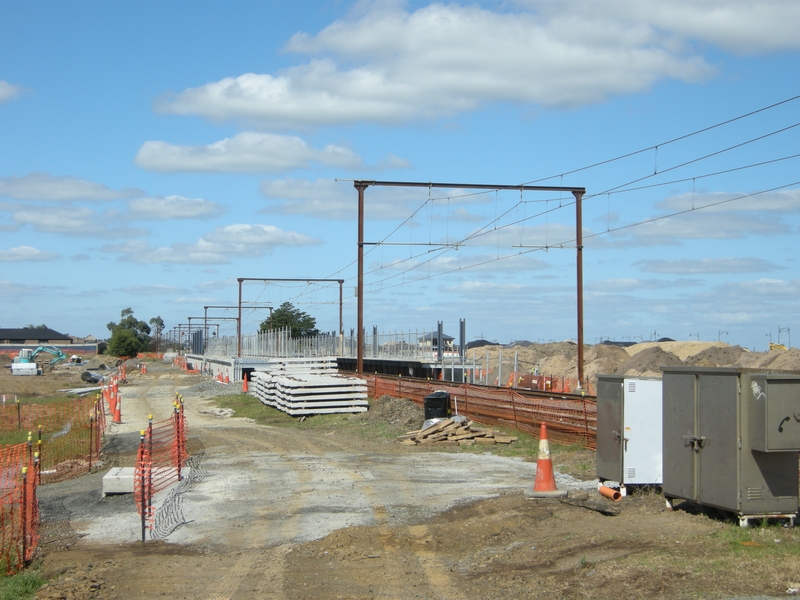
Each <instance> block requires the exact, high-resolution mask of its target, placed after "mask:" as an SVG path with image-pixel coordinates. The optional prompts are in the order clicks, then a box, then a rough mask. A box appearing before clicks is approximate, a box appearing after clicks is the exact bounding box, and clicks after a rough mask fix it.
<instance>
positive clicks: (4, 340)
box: [0, 327, 73, 346]
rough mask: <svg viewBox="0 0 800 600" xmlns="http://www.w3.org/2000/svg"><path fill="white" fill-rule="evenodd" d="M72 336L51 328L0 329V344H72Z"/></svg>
mask: <svg viewBox="0 0 800 600" xmlns="http://www.w3.org/2000/svg"><path fill="white" fill-rule="evenodd" d="M72 343H73V341H72V338H71V337H70V336H68V335H65V334H63V333H58V332H57V331H54V330H53V329H50V328H46V329H35V328H30V327H25V328H23V329H0V344H20V345H24V346H31V345H33V346H42V345H46V346H55V345H58V346H61V345H64V344H72Z"/></svg>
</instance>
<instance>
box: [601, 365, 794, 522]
mask: <svg viewBox="0 0 800 600" xmlns="http://www.w3.org/2000/svg"><path fill="white" fill-rule="evenodd" d="M662 372H663V444H664V453H663V462H664V471H663V473H664V482H663V490H664V496H665V498H666V499H667V502H668V504H670V505H672V503H673V501H674V500H675V499H684V500H691V501H693V502H696V503H698V504H701V505H707V506H712V507H716V508H719V509H722V510H727V511H730V512H733V513H734V514H736V515H738V517H739V519H740V524H742V525H746V524H747V519H749V518H755V517H787V518H792V519H794V517H795V515H796V513H797V509H798V450H800V373H788V372H767V373H765V372H763V371H757V370H752V369H741V368H725V367H720V368H704V367H664V368H663V369H662ZM598 392H599V390H598ZM598 418H599V415H598Z"/></svg>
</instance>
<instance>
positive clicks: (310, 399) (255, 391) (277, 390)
mask: <svg viewBox="0 0 800 600" xmlns="http://www.w3.org/2000/svg"><path fill="white" fill-rule="evenodd" d="M335 364H336V363H335V361H334V365H335ZM306 366H308V365H306ZM294 367H295V368H294V369H293V370H292V371H291V372H287V371H283V370H281V369H278V370H276V371H275V372H263V371H254V372H253V374H252V377H251V385H250V393H251V394H252V395H253V396H255V397H256V398H258V399H259V400H260V401H261V402H263V403H264V404H266V405H267V406H273V407H275V408H277V409H279V410H282V411H283V412H285V413H288V414H290V415H292V416H301V415H316V414H326V413H357V412H366V411H367V384H366V382H364V381H363V380H361V379H358V378H357V377H345V376H343V375H338V374H337V373H336V371H335V370H334V371H330V370H329V369H327V368H325V367H322V368H313V369H311V370H307V371H306V372H303V371H302V370H301V369H300V368H298V365H296V364H295V365H294Z"/></svg>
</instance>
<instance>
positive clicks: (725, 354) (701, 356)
mask: <svg viewBox="0 0 800 600" xmlns="http://www.w3.org/2000/svg"><path fill="white" fill-rule="evenodd" d="M747 352H748V351H747V350H745V349H744V348H742V347H741V346H712V347H710V348H706V349H705V350H703V351H702V352H698V353H697V354H695V355H693V356H689V357H687V358H685V359H684V361H683V364H685V365H690V366H694V367H730V366H732V365H735V364H737V361H738V360H739V359H740V358H741V356H742V354H745V353H747Z"/></svg>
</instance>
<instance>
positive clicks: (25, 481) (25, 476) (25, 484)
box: [21, 467, 28, 565]
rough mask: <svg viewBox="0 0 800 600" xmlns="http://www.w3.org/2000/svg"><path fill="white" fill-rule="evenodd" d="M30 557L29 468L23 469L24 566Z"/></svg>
mask: <svg viewBox="0 0 800 600" xmlns="http://www.w3.org/2000/svg"><path fill="white" fill-rule="evenodd" d="M27 555H28V467H22V557H21V558H22V564H23V565H24V564H25V559H26V557H27Z"/></svg>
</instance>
